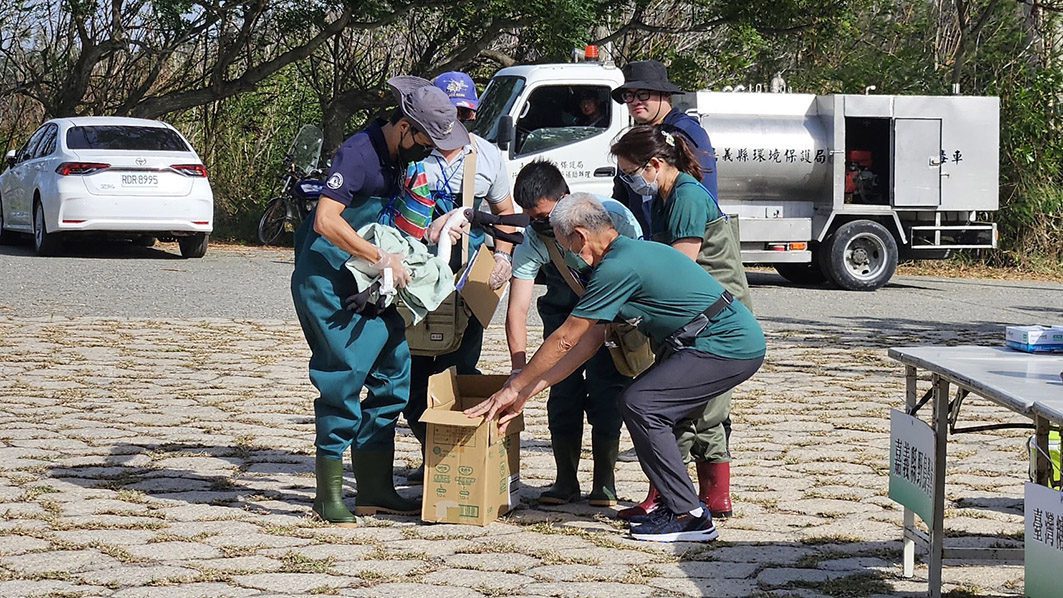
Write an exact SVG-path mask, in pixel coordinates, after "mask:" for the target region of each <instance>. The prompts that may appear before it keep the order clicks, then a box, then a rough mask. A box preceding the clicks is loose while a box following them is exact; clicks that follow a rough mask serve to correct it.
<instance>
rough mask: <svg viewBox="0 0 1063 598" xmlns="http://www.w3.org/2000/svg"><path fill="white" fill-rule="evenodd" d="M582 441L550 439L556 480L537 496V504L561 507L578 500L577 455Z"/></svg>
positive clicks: (564, 438) (570, 438) (580, 439)
mask: <svg viewBox="0 0 1063 598" xmlns="http://www.w3.org/2000/svg"><path fill="white" fill-rule="evenodd" d="M582 444H583V439H582V438H581V437H580V436H571V437H569V436H562V437H560V438H558V437H555V436H551V437H550V448H551V449H552V450H553V452H554V463H555V464H556V466H557V478H556V480H555V481H554V485H553V486H550V487H549V488H548V489H546V490H545V491H543V493H542V494H540V495H539V503H540V504H544V505H563V504H567V503H570V502H573V501H576V500H579V497H580V493H579V478H577V477H576V471H577V470H578V469H579V455H580V449H581V445H582Z"/></svg>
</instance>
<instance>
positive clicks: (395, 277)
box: [373, 247, 410, 289]
mask: <svg viewBox="0 0 1063 598" xmlns="http://www.w3.org/2000/svg"><path fill="white" fill-rule="evenodd" d="M403 257H405V256H403V255H402V254H401V253H388V252H386V251H384V250H383V249H380V248H379V247H377V261H376V262H375V263H374V264H373V270H375V271H376V272H377V273H380V274H383V272H384V270H385V269H387V268H391V276H392V281H393V282H394V284H395V288H397V289H404V288H406V285H407V284H409V283H410V273H409V271H408V270H406V266H405V265H404V264H403V263H402V258H403Z"/></svg>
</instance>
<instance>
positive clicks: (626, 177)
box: [617, 158, 653, 183]
mask: <svg viewBox="0 0 1063 598" xmlns="http://www.w3.org/2000/svg"><path fill="white" fill-rule="evenodd" d="M652 159H653V158H650V160H652ZM650 160H646V163H645V164H643V165H642V166H639V167H638V168H636V169H635V170H632V171H631V172H624V171H623V170H620V180H622V181H624V182H625V183H634V182H635V175H636V174H638V173H640V172H642V171H643V169H645V168H646V167H647V166H649V165H650ZM617 170H619V167H618V168H617Z"/></svg>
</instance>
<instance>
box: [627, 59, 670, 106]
mask: <svg viewBox="0 0 1063 598" xmlns="http://www.w3.org/2000/svg"><path fill="white" fill-rule="evenodd" d="M620 70H621V72H623V73H624V84H623V85H621V86H620V87H617V88H616V89H614V90H613V93H612V94H610V95H611V96H612V98H613V101H614V102H616V103H617V104H623V103H624V100H623V95H624V90H625V89H648V90H650V91H659V92H662V93H683V90H682V89H679V88H678V87H676V86H675V85H674V84H672V82H671V81H669V80H668V69H667V68H665V66H664V65H663V64H661V63H660V62H658V61H656V60H639V61H637V62H629V63H627V64H625V65H624V68H622V69H620Z"/></svg>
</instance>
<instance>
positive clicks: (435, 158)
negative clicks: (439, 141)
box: [403, 71, 514, 484]
mask: <svg viewBox="0 0 1063 598" xmlns="http://www.w3.org/2000/svg"><path fill="white" fill-rule="evenodd" d="M432 84H433V85H435V86H436V87H437V88H439V89H441V90H442V91H443V92H444V93H446V94H447V97H449V98H450V103H451V104H453V105H454V108H455V109H456V110H457V112H458V115H459V116H458V118H459V120H460V119H461V114H462V113H463V111H464V113H465V115H466V116H470V115H471V117H470V118H469V120H471V119H474V118H476V107H477V105H478V100H477V97H476V85H475V84H474V83H473V81H472V78H471V77H469V76H468V75H466V74H465V73H460V72H456V71H453V72H448V73H443V74H441V75H439V76H437V77H436V78H435V79H433V80H432ZM469 138H470V140H469V142H468V143H467V144H466V145H465V146H464V147H460V148H454V149H443V148H437V149H435V150H433V151H432V152H431V153H430V154H429V155H428V157H427V158H425V159H424V161H423V162H422V165H423V166H424V171H425V175H426V176H427V178H428V185H429V187H430V188H431V190H432V198H433V199H435V201H436V207H437V215H438V212H445V211H447V210H450V209H452V208H455V207H458V206H460V204H461V198H462V184H463V181H462V177H463V173H464V171H465V160H468V159H475V160H476V175H475V181H474V185H475V191H474V192H473V197H474V198H475V199H474V203H473V207H474V209H477V210H479V209H480V208H481V206H482V205H483V204H484V202H485V201H486V203H487V206H488V208H489V209H490V210H491V212H492V213H494V214H498V215H504V214H512V213H513V212H514V210H513V198H512V196H511V192H510V182H509V174H508V173H507V172H506V162H505V159H504V158H503V157H502V152H501V151H499V149H498V146H496V145H495V144H493V143H491V142H490V141H487V140H486V139H484V138H483V137H480V136H478V135H473V134H470V135H469ZM474 152H475V158H470V156H472V154H473V153H474ZM444 220H445V219H443V218H438V219H437V220H436V223H435V225H434V226H433V227H432V228H430V229H429V231H428V240H429V241H430V242H437V241H438V240H439V239H438V235H439V226H440V225H441V224H442V223H443V222H444ZM501 228H502V229H503V230H505V227H501ZM484 240H485V236H484V232H483V230H482V229H480V228H479V227H474V228H473V229H472V230H471V231H470V233H469V239H468V243H469V255H470V256H474V255H476V252H477V251H478V250H479V249H480V246H481V245H482V244H483V243H484ZM443 242H447V240H446V239H444V240H443ZM512 255H513V245H512V244H511V243H507V242H505V241H499V240H495V245H494V258H495V266H494V269H493V270H492V271H491V278H490V283H491V286H492V287H494V288H496V289H498V288H502V285H504V284H505V283H506V282H508V281H509V278H510V274H511V273H512V270H513V268H512V262H513V258H512ZM453 256H454V257H453V260H452V263H451V265H452V267H455V268H457V267H460V266H461V263H460V260H461V252H460V251H455V252H454V254H453ZM483 338H484V329H483V326H482V325H481V324H480V322H479V320H477V319H476V318H469V324H468V325H467V326H466V328H465V333H464V334H463V335H462V338H461V346H459V347H458V349H457V350H456V351H454V352H453V353H447V354H445V355H437V356H434V357H428V356H419V355H415V356H414V357H413V361H412V367H411V372H410V401H409V403H407V405H406V408H405V409H404V410H403V415H404V416H405V417H406V423H408V424H409V426H410V430H411V431H413V435H414V436H415V437H416V438H417V440H418V441H419V442H420V443H421V452H422V453H423V452H424V442H425V434H426V426H425V424H423V423H421V422H420V421H419V420H420V418H421V414H422V413H424V410H425V409H426V407H427V404H428V378H429V376H431V375H432V374H438V373H439V372H442V371H444V370H446V369H447V368H450V367H451V366H456V367H457V370H458V374H472V375H475V374H479V373H480V371H479V370H478V369H477V368H476V364H477V362H479V361H480V351H481V349H482V348H483ZM406 479H407V481H408V482H409V483H412V484H416V483H420V482H422V481H423V480H424V465H423V463H422V465H421V467H419V468H417V469H416V470H414V471H413V472H411V473H410V475H409V476H408V477H407V478H406Z"/></svg>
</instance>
